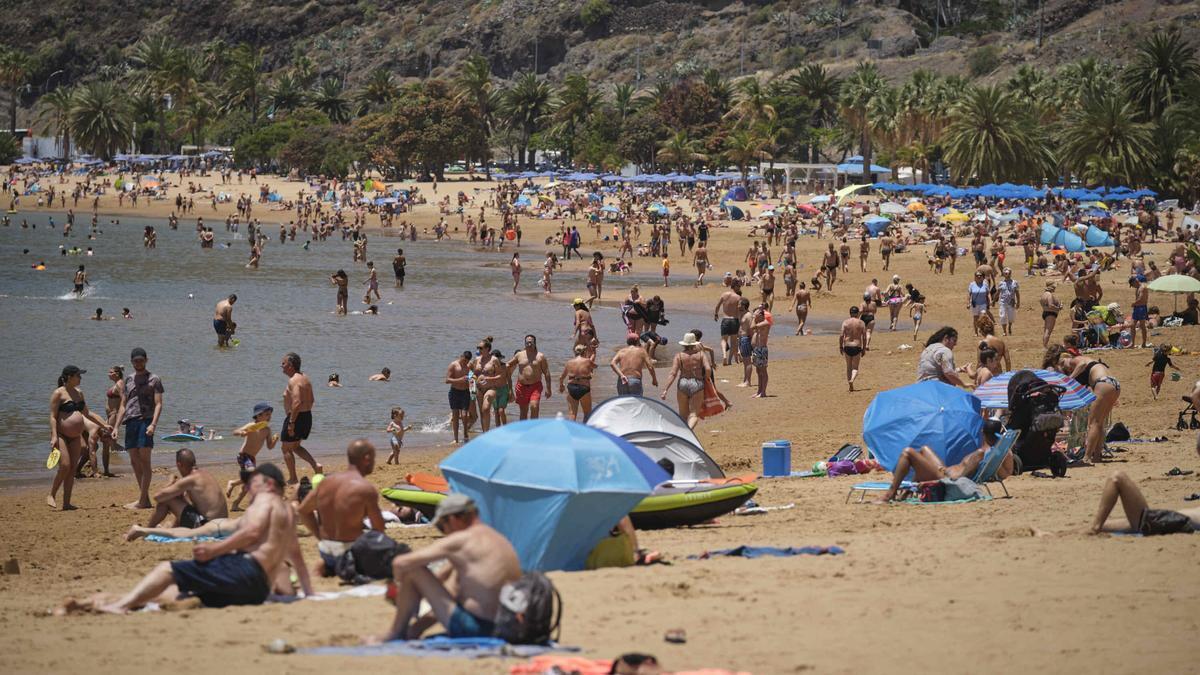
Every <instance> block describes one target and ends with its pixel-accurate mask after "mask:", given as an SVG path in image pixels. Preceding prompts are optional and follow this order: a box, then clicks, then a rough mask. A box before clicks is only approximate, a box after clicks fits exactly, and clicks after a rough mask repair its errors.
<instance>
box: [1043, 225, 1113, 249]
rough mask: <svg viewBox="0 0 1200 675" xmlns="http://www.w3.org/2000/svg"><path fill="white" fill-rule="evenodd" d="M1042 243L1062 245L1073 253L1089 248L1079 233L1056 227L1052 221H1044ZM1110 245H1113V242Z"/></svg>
mask: <svg viewBox="0 0 1200 675" xmlns="http://www.w3.org/2000/svg"><path fill="white" fill-rule="evenodd" d="M1042 243H1043V244H1054V245H1055V246H1061V247H1062V248H1065V249H1066V250H1068V251H1070V252H1071V253H1082V252H1083V251H1084V250H1086V249H1087V247H1086V246H1084V244H1083V240H1082V239H1080V238H1079V235H1077V234H1075V233H1074V232H1068V231H1067V230H1064V229H1061V228H1058V227H1055V226H1053V225H1051V224H1050V223H1042ZM1108 245H1109V246H1111V245H1112V244H1111V242H1110V243H1109V244H1108Z"/></svg>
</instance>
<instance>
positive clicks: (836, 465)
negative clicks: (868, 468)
mask: <svg viewBox="0 0 1200 675" xmlns="http://www.w3.org/2000/svg"><path fill="white" fill-rule="evenodd" d="M825 471H826V473H827V475H828V476H829V477H830V478H832V477H834V476H855V475H858V469H857V468H856V467H855V466H854V462H852V461H850V460H848V459H843V460H839V461H836V462H829V463H827V464H826V465H825Z"/></svg>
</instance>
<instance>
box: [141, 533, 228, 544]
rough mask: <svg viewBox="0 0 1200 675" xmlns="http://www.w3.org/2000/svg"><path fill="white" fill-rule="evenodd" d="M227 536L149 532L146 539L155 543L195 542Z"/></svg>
mask: <svg viewBox="0 0 1200 675" xmlns="http://www.w3.org/2000/svg"><path fill="white" fill-rule="evenodd" d="M224 538H225V537H209V536H207V535H206V536H202V537H166V536H163V535H161V534H148V535H146V536H145V537H144V539H145V540H146V541H148V542H151V543H155V544H194V543H196V542H202V541H220V540H222V539H224Z"/></svg>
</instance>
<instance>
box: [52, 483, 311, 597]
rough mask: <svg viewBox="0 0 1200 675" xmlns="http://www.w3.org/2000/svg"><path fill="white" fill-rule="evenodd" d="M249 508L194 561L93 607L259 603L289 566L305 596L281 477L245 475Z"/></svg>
mask: <svg viewBox="0 0 1200 675" xmlns="http://www.w3.org/2000/svg"><path fill="white" fill-rule="evenodd" d="M250 494H251V498H250V499H251V501H250V507H249V508H247V509H246V515H244V516H242V517H241V518H240V519H238V526H237V528H236V530H235V531H234V533H233V534H232V535H230V536H229V537H227V538H225V539H223V540H221V541H218V542H212V543H207V542H206V543H202V544H196V545H195V546H194V547H193V548H192V555H193V557H194V558H195V559H194V560H179V561H174V562H161V563H159V564H158V565H156V566H155V567H154V569H153V570H151V571H150V573H149V574H147V575H146V576H145V577H143V578H142V580H141V581H140V582H138V584H137V585H136V586H135V587H134V588H133V590H131V591H130V592H129V593H128V594H126V595H125V596H124V597H122V598H120V599H119V600H117V601H116V602H112V603H101V602H100V600H99V598H97V599H96V600H95V601H93V603H92V606H94V607H95V609H98V610H99V611H102V612H109V613H112V614H125V613H127V612H129V611H130V610H132V609H137V608H139V607H142V606H144V605H146V604H147V603H149V602H153V601H159V602H172V601H174V600H176V599H177V598H178V597H179V596H180V595H185V596H195V597H198V598H199V599H200V601H201V602H202V603H204V605H205V606H208V607H227V606H229V605H261V604H262V603H263V602H265V601H266V599H267V596H268V595H269V594H270V592H271V585H272V583H271V582H272V579H275V578H276V576H277V575H278V574H279V573H280V572H281V571H283V570H286V568H285V567H284V566H283V563H284V561H285V560H286V561H288V562H290V563H291V564H292V568H293V569H294V570H295V572H296V574H297V576H299V578H300V587H301V589H303V591H304V593H305V594H306V595H309V594H311V593H312V583H311V581H310V579H309V576H308V569H306V568H305V566H304V554H303V553H301V552H300V541H299V540H298V539H297V538H296V519H295V516H294V514H293V513H292V509H291V507H290V506H289V505H288V504H287V502H285V501H284V500H283V497H282V494H283V473H282V472H281V471H280V470H279V469H278V468H277V467H276V466H275V465H274V464H263V465H262V466H260V467H258V468H257V469H256V470H255V472H254V474H253V475H252V476H251V477H250ZM65 608H68V609H85V608H88V604H87V603H83V604H81V603H76V602H73V601H68V602H67V604H66V606H65Z"/></svg>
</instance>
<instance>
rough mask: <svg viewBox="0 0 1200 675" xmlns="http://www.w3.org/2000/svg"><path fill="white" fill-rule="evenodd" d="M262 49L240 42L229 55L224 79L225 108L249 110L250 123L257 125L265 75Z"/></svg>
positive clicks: (227, 109)
mask: <svg viewBox="0 0 1200 675" xmlns="http://www.w3.org/2000/svg"><path fill="white" fill-rule="evenodd" d="M264 53H265V52H264V50H263V49H262V48H261V47H259V48H257V49H256V48H254V47H251V46H250V45H248V44H244V43H243V44H240V45H238V46H237V47H235V48H234V49H233V51H232V52H231V53H230V55H229V63H228V67H227V68H226V70H227V78H226V80H225V95H226V99H225V110H226V111H229V110H233V109H235V108H245V109H246V110H249V111H250V123H251V124H253V125H256V126H257V125H258V110H259V107H260V106H259V103H260V101H261V99H262V94H263V88H264V82H263V80H264V79H265V76H264V74H263V54H264Z"/></svg>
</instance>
